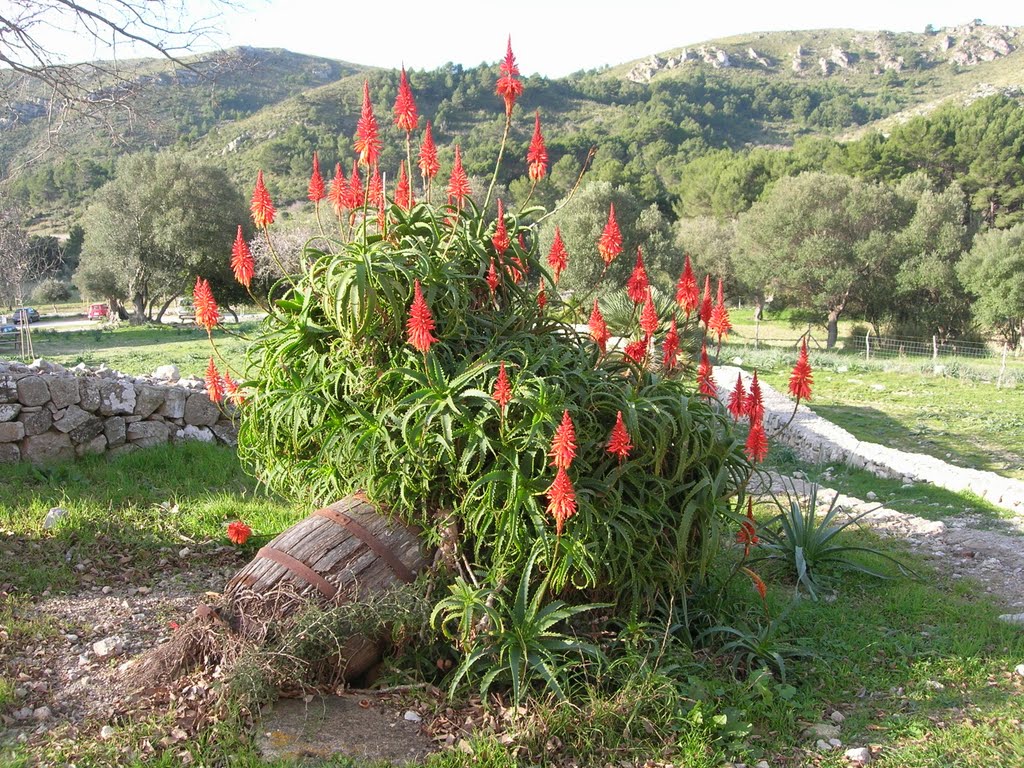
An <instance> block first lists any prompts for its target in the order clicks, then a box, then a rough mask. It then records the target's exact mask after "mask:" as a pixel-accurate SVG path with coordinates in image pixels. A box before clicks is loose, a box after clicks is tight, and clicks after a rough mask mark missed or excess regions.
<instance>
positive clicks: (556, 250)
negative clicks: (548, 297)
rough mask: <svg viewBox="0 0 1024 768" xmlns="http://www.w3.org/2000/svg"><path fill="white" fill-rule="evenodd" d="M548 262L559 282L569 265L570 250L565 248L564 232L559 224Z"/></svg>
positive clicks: (556, 281)
mask: <svg viewBox="0 0 1024 768" xmlns="http://www.w3.org/2000/svg"><path fill="white" fill-rule="evenodd" d="M548 264H550V265H551V272H552V274H553V275H554V278H555V283H556V284H557V283H558V276H559V275H561V274H562V270H564V269H565V268H566V267H567V266H569V252H568V251H566V250H565V242H564V241H563V240H562V232H561V230H559V229H558V227H557V226H556V227H555V239H554V240H552V241H551V250H550V251H548Z"/></svg>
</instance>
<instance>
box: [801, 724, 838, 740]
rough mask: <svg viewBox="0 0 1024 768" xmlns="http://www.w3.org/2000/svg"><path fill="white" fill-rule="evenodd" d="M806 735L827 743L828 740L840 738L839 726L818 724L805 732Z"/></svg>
mask: <svg viewBox="0 0 1024 768" xmlns="http://www.w3.org/2000/svg"><path fill="white" fill-rule="evenodd" d="M804 735H805V736H808V737H810V738H814V739H822V740H825V741H827V740H828V739H837V738H839V726H838V725H833V724H832V723H817V724H815V725H812V726H811V727H809V728H808V729H807V730H805V731H804Z"/></svg>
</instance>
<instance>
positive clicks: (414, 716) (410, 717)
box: [405, 709, 423, 723]
mask: <svg viewBox="0 0 1024 768" xmlns="http://www.w3.org/2000/svg"><path fill="white" fill-rule="evenodd" d="M405 719H406V720H407V721H409V722H410V723H418V722H420V721H421V720H423V718H422V717H420V716H419V713H417V712H413V711H412V710H411V709H407V710H405Z"/></svg>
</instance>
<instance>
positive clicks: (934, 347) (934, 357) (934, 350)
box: [932, 335, 939, 364]
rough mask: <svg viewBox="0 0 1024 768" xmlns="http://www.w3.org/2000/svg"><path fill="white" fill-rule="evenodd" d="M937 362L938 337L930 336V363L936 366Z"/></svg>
mask: <svg viewBox="0 0 1024 768" xmlns="http://www.w3.org/2000/svg"><path fill="white" fill-rule="evenodd" d="M938 362H939V338H938V336H935V335H933V336H932V363H933V364H937V363H938Z"/></svg>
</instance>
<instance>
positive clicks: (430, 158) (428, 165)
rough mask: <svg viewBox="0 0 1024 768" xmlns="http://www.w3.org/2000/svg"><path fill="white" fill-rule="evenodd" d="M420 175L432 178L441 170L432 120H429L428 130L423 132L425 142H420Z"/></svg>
mask: <svg viewBox="0 0 1024 768" xmlns="http://www.w3.org/2000/svg"><path fill="white" fill-rule="evenodd" d="M418 165H419V167H420V175H422V176H423V178H425V179H432V178H434V177H435V176H437V172H438V171H440V170H441V163H440V161H439V160H438V159H437V147H436V146H434V133H433V131H432V130H431V128H430V121H429V120H427V130H426V131H424V133H423V143H422V144H420V157H419V161H418Z"/></svg>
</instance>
